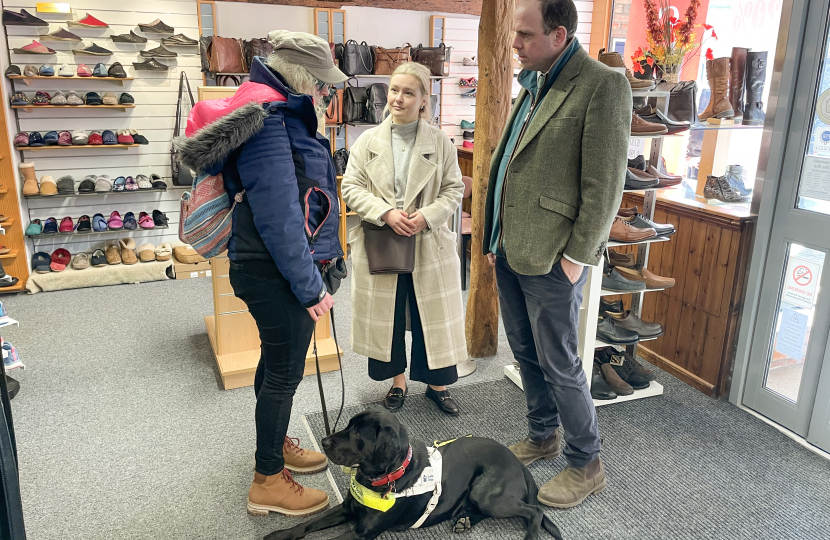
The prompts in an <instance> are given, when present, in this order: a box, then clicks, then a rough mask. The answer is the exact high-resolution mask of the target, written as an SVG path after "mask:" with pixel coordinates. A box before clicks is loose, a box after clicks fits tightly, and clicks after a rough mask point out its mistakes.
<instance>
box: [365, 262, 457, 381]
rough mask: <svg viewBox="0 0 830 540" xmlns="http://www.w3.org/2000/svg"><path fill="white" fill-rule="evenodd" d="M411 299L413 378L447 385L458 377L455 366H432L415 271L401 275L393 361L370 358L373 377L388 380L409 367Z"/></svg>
mask: <svg viewBox="0 0 830 540" xmlns="http://www.w3.org/2000/svg"><path fill="white" fill-rule="evenodd" d="M407 302H409V318H410V321H409V322H410V328H411V329H412V355H411V356H412V358H411V362H410V366H409V379H410V380H413V381H419V382H422V383H426V384H431V385H432V386H446V385H448V384H453V383H455V382H456V381H458V370H457V369H456V367H455V366H450V367H445V368H441V369H429V365H428V364H427V347H426V343H425V342H424V329H423V327H422V326H421V315H420V313H419V312H418V302H417V301H416V300H415V283H414V282H413V280H412V274H399V275H398V289H397V291H396V292H395V321H394V325H395V326H394V329H393V331H392V361H391V362H383V361H381V360H375V359H374V358H369V377H371V378H372V379H374V380H376V381H385V380H388V379H391V378H392V377H395V376H396V375H400V374H401V373H403V372H404V371H406V304H407Z"/></svg>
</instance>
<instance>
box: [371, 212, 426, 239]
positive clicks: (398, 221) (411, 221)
mask: <svg viewBox="0 0 830 540" xmlns="http://www.w3.org/2000/svg"><path fill="white" fill-rule="evenodd" d="M381 219H382V220H383V221H384V222H385V223H386V224H387V225H389V227H390V228H391V229H392V230H393V231H395V232H396V233H398V234H399V235H401V236H412V235H413V234H418V233H419V232H421V231H423V230H424V229H426V228H427V221H426V219H424V216H422V215H421V213H420V212H413V213H412V214H407V213H406V212H404V211H403V210H390V211H388V212H386V213H385V214H383V217H381Z"/></svg>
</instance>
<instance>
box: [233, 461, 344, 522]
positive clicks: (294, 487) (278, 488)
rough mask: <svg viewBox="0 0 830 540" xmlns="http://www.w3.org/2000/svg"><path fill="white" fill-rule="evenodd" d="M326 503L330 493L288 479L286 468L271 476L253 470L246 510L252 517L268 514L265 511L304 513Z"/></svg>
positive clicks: (315, 509)
mask: <svg viewBox="0 0 830 540" xmlns="http://www.w3.org/2000/svg"><path fill="white" fill-rule="evenodd" d="M328 505H329V496H328V495H327V494H326V492H325V491H320V490H319V489H311V488H307V487H303V486H301V485H300V484H298V483H297V482H295V481H294V479H293V478H291V473H290V472H288V469H283V470H282V472H279V473H277V474H272V475H271V476H265V475H264V474H260V473H254V481H253V483H252V484H251V489H250V490H249V491H248V513H249V514H251V515H252V516H267V515H268V512H277V513H278V514H285V515H287V516H307V515H310V514H314V513H315V512H319V511H320V510H323V509H325V508H326V507H327V506H328Z"/></svg>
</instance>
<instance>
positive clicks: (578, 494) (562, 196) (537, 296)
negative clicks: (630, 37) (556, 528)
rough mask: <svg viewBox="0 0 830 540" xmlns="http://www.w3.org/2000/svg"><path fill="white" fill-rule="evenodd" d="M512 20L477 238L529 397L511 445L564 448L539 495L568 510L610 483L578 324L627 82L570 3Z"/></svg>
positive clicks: (627, 107) (611, 178)
mask: <svg viewBox="0 0 830 540" xmlns="http://www.w3.org/2000/svg"><path fill="white" fill-rule="evenodd" d="M515 24H516V37H515V40H514V42H513V47H514V48H515V49H516V50H517V51H518V53H519V59H520V60H521V62H522V66H523V67H524V70H523V71H522V72H521V74H520V75H519V83H520V84H521V85H522V87H523V88H524V89H523V90H522V91H521V92H520V93H519V96H518V98H517V99H516V104H515V106H514V107H513V112H512V114H511V116H510V119H509V120H508V121H507V126H506V128H505V132H504V134H503V135H502V138H501V141H500V142H499V145H498V147H497V148H496V151H495V153H494V154H493V158H492V162H491V164H490V183H489V187H488V191H487V206H486V213H485V228H484V230H485V231H488V232H489V234H485V239H484V245H483V246H482V247H483V249H484V253H485V254H487V255H488V258H489V259H490V262H491V264H494V265H495V267H496V280H497V283H498V288H499V300H500V303H501V311H502V318H503V320H504V326H505V329H506V331H507V338H508V340H509V342H510V348H511V349H512V350H513V355H514V357H515V358H516V359H517V360H518V361H519V365H520V372H521V376H522V383H523V385H524V390H525V396H526V399H527V407H528V413H527V419H528V437H527V438H526V439H524V440H523V441H521V442H518V443H516V444H514V445H513V446H511V447H510V449H511V450H512V451H513V453H514V454H516V456H517V457H518V458H519V459H520V460H521V461H522V462H523V463H525V464H529V463H532V462H534V461H536V460H538V459H553V458H555V457H558V456H559V455H560V453H562V452H564V454H565V457H566V458H567V460H568V467H567V468H566V469H565V470H564V471H563V472H562V473H560V474H559V475H557V476H556V477H555V478H553V479H552V480H551V481H549V482H548V483H547V484H545V485H544V486H542V488H541V489H540V490H539V501H540V502H542V503H543V504H546V505H548V506H554V507H558V508H571V507H573V506H576V505H578V504H579V503H581V502H582V501H583V500H585V499H586V498H587V497H588V496H589V495H591V494H594V493H598V492H600V491H602V490H603V489H605V485H606V481H605V471H604V469H603V466H602V461H601V460H600V457H599V454H600V435H599V430H598V428H597V417H596V411H595V409H594V405H593V400H592V399H591V393H590V389H589V387H588V380H587V378H586V376H585V373H584V371H583V368H582V363H581V361H580V359H579V358H578V357H577V339H578V338H577V335H578V332H577V326H578V325H579V307H580V305H581V304H582V287H583V285H584V284H585V281H586V279H587V269H586V268H585V266H588V265H592V266H593V265H597V264H600V263H601V261H602V258H603V252H604V250H605V245H606V241H607V240H608V233H609V231H610V229H611V223H612V221H613V220H614V216H615V215H616V212H617V209H618V208H619V204H620V200H621V199H622V191H623V185H624V183H625V168H626V159H627V148H628V139H629V135H630V129H631V110H632V103H631V88H630V86H629V84H628V81H627V80H626V78H625V76H624V75H623V74H622V73H617V72H615V71H613V70H611V69H610V68H607V67H605V66H604V65H602V64H600V63H599V62H597V61H596V60H593V59H592V58H590V57H589V56H588V54H587V53H586V52H585V50H584V49H583V48H582V47H581V46H580V45H579V42H578V41H577V39H576V37H574V33H575V32H576V26H577V12H576V6H575V5H574V3H573V0H521V1H520V2H519V4H518V5H517V8H516V16H515ZM560 425H562V426H563V427H564V432H565V437H564V439H565V440H564V445H563V444H562V441H561V440H560V435H559V426H560Z"/></svg>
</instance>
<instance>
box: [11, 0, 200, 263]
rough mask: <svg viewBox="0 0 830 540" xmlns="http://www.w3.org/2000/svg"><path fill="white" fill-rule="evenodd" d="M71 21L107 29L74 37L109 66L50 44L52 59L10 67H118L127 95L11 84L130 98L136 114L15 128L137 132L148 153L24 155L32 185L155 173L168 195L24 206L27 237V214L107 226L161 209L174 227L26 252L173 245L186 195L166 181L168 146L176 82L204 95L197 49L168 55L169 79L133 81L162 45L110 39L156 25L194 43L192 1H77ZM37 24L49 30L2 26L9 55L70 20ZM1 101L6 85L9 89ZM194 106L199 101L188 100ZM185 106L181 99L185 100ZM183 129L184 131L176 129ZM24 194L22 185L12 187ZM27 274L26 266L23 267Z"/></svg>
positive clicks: (103, 84) (33, 119)
mask: <svg viewBox="0 0 830 540" xmlns="http://www.w3.org/2000/svg"><path fill="white" fill-rule="evenodd" d="M35 4H36V2H35V0H11V1H10V2H7V3H6V4H5V5H4V7H5V8H7V9H13V10H17V11H19V10H20V9H26V10H28V11H29V12H31V13H35V12H36V6H35ZM72 8H73V10H75V14H76V16H79V17H82V16H83V15H84V13H87V12H89V13H91V14H93V15H94V16H96V17H98V18H99V19H101V20H103V21H105V22H106V23H108V24H109V28H106V29H90V28H71V29H70V30H71V31H72V32H73V33H76V34H77V35H79V36H80V37H82V38H83V40H84V44H85V45H91V44H93V43H95V44H97V45H99V46H101V47H104V48H107V49H109V50H111V51H113V55H111V56H108V57H100V56H99V57H96V56H82V55H73V54H72V53H71V49H72V48H74V47H77V46H78V45H77V44H75V43H72V42H67V43H61V42H52V41H50V42H47V45H48V46H49V47H51V48H52V49H55V50H56V51H57V52H56V54H54V55H44V56H37V55H18V54H16V53H13V52H12V53H11V61H12V63H14V64H17V65H19V66H20V67H21V69H22V68H23V66H25V65H26V64H34V65H36V66H40V65H42V64H44V63H50V64H53V65H54V66H55V69H56V70H57V69H58V68H59V67H60V65H61V64H63V63H66V64H68V65H69V66H71V67H72V68H73V69H75V68H77V66H78V65H79V64H81V63H85V64H87V65H88V66H89V67H90V68H93V67H94V66H95V64H96V63H97V62H104V63H105V64H106V65H107V66H110V65H112V64H113V63H114V62H120V63H121V64H122V65H123V66H124V69H125V70H126V72H127V74H128V76H129V77H133V78H134V80H132V81H124V82H123V86H122V85H121V84H116V83H113V82H108V81H101V80H95V79H94V78H93V79H90V80H77V79H71V80H67V79H62V78H61V77H59V76H55V77H54V78H51V79H38V80H34V81H30V82H31V85H30V86H26V85H24V84H23V83H22V82H21V81H16V82H15V84H14V86H15V88H16V89H17V90H18V91H23V92H26V93H27V94H28V95H29V96H30V97H33V96H34V93H35V92H37V91H38V90H44V91H46V92H49V93H50V94H52V93H54V92H55V91H57V90H62V91H64V93H66V92H67V91H69V90H75V91H77V92H78V93H79V94H80V95H83V94H84V93H86V92H90V91H94V92H97V93H99V95H103V93H105V92H114V93H115V94H116V95H120V94H121V93H122V92H128V93H129V94H131V95H132V96H133V97H134V98H135V102H136V107H135V108H134V109H129V110H127V111H126V112H123V111H120V110H118V109H87V108H84V109H75V108H70V107H67V108H66V109H42V110H34V111H33V112H31V113H26V112H23V111H19V112H18V119H19V128H20V129H21V130H22V131H39V132H41V133H45V132H47V131H51V130H57V131H60V130H69V131H74V130H78V129H81V130H85V131H87V132H89V131H92V130H100V131H103V130H107V129H109V130H112V131H114V132H115V131H117V130H119V129H136V130H138V131H139V132H141V133H142V134H143V135H144V136H145V137H147V139H148V140H149V141H150V144H149V145H146V146H139V147H136V148H129V149H124V150H120V149H119V150H108V149H100V150H99V149H89V150H51V149H50V150H43V151H39V152H31V151H24V152H23V157H24V158H25V160H26V161H33V162H34V163H35V171H36V174H37V175H38V178H40V177H42V176H43V175H46V174H48V175H50V176H52V177H53V178H55V179H56V180H57V179H58V178H60V177H61V176H64V175H71V176H72V177H73V178H74V179H75V182H76V188H77V184H79V183H80V182H81V181H82V180H83V179H84V177H85V176H87V175H90V174H94V175H104V174H105V175H109V176H110V178H113V179H114V178H116V177H118V176H133V177H135V176H136V175H138V174H145V175H147V176H150V174H153V173H156V174H159V175H160V176H162V177H163V179H164V180H165V181H166V182H167V184H168V191H167V192H165V193H157V192H155V193H146V194H135V195H133V194H130V195H101V196H88V197H82V198H81V197H78V198H60V197H55V198H51V199H24V200H23V202H22V211H21V214H22V216H23V220H24V223H22V224H21V226H22V227H23V228H25V226H26V225H28V219H29V210H30V209H31V213H32V216H31V217H33V218H37V217H39V218H44V217H50V216H53V217H55V218H57V219H58V220H60V219H61V218H62V217H64V216H70V217H72V218H73V219H75V220H77V218H78V217H80V216H81V215H83V214H88V215H90V216H92V215H93V214H94V213H95V212H101V213H103V214H104V215H105V217H109V213H110V212H112V211H113V210H118V211H119V212H120V213H121V214H122V216H123V215H124V213H125V212H127V211H133V212H135V213H136V216H137V215H138V212H141V211H146V212H152V211H153V210H154V209H159V210H161V211H163V212H165V213H166V214H167V216H168V218H169V220H170V223H169V225H170V227H169V228H168V229H156V230H151V231H133V232H125V231H122V232H121V233H120V234H119V233H112V234H109V233H108V234H103V235H71V236H59V237H56V238H52V239H45V240H41V239H36V240H34V241H33V242H32V241H29V240H27V241H28V242H30V245H32V246H33V248H34V249H35V250H38V251H40V250H43V251H51V250H54V249H55V248H57V247H65V248H67V249H68V250H69V251H70V252H71V253H73V254H74V253H77V252H80V251H91V250H92V249H95V248H98V247H103V246H104V245H105V244H106V243H107V242H108V241H114V240H116V239H118V238H123V237H126V236H131V237H134V238H135V239H136V243H138V244H140V243H142V242H145V241H149V242H152V243H155V244H158V243H161V242H169V241H173V240H176V239H177V234H176V233H177V230H176V225H177V224H178V220H179V218H178V201H179V198H180V196H181V193H182V191H181V190H182V189H184V188H180V187H176V186H173V184H172V181H171V171H170V154H169V152H170V144H171V139H172V136H173V127H174V122H175V118H174V117H175V110H176V100H177V97H178V83H179V73H180V72H182V71H184V72H185V73H186V74H187V77H188V79H189V80H190V86H191V89H192V90H193V92H194V94H195V93H196V92H197V89H198V87H200V86H201V85H202V74H201V69H200V67H201V62H200V59H199V54H198V49H196V48H194V47H170V49H171V50H174V51H175V52H177V53H178V55H179V56H178V57H176V58H169V59H163V58H159V59H158V61H159V62H161V63H164V64H167V65H168V66H170V70H169V71H167V72H164V73H162V72H150V71H136V70H135V69H134V68H133V65H132V63H133V62H141V61H143V60H145V59H144V58H142V57H141V56H140V55H139V51H141V50H144V49H151V48H154V47H157V46H158V45H159V44H160V43H159V39H160V37H159V36H157V35H152V34H148V35H147V37H148V39H149V41H148V42H147V43H146V44H142V45H133V44H125V43H113V42H112V41H111V40H110V39H109V36H110V34H124V33H128V32H129V31H130V30H133V31H134V32H136V33H137V34H139V35H144V33H143V32H142V31H141V30H140V29H138V28H137V26H136V25H137V24H138V23H149V22H151V21H152V20H153V19H155V18H157V17H159V14H162V15H161V17H162V19H163V20H164V22H165V23H167V24H169V25H171V26H173V27H174V28H175V32H176V33H184V34H185V35H188V36H190V37H194V38H196V37H198V35H199V19H198V15H197V4H196V2H191V1H167V0H164V1H162V0H147V1H145V2H142V3H141V5H140V7H138V6H135V7H134V5H132V4H113V3H112V2H108V1H106V0H80V1H79V2H77V3H75V2H73V4H72ZM39 16H41V17H42V18H44V19H45V20H47V21H48V22H50V28H49V29H48V30H47V29H39V28H38V29H33V28H27V27H19V26H7V27H5V28H6V32H7V33H8V34H9V35H8V44H9V46H10V47H12V48H14V47H22V46H24V45H28V44H29V43H31V41H32V39H37V36H39V35H41V34H42V33H43V34H45V33H47V32H51V31H55V30H57V29H58V28H62V27H65V26H66V21H67V20H71V19H72V18H73V16H69V15H58V14H52V15H43V14H39ZM6 88H7V92H8V91H9V89H10V88H11V84H10V82H9V81H8V79H6ZM194 97H195V96H194ZM185 100H186V98H185ZM5 107H6V114H12V113H10V110H9V109H8V101H7V100H6V101H5ZM189 111H190V105H189V103H187V104H186V105H185V106H184V113H183V122H185V121H186V117H187V114H188V113H189ZM182 127H184V125H183V126H182ZM15 154H17V155H16V156H15V168H16V165H17V163H19V162H20V160H21V159H20V155H19V153H18V152H15ZM18 185H20V184H18ZM27 264H28V263H27Z"/></svg>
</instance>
